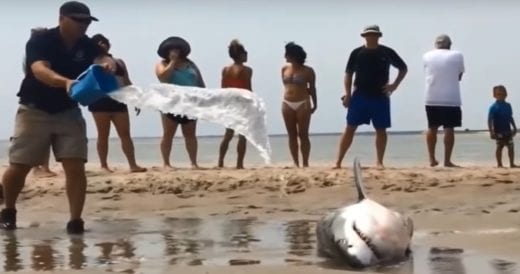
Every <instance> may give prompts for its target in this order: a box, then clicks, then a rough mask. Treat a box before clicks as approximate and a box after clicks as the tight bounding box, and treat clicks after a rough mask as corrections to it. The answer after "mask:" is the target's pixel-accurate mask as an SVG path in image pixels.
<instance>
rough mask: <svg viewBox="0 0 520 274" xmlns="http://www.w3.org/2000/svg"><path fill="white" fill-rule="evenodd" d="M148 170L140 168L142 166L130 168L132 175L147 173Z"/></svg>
mask: <svg viewBox="0 0 520 274" xmlns="http://www.w3.org/2000/svg"><path fill="white" fill-rule="evenodd" d="M146 171H147V169H146V168H145V167H140V166H137V165H136V166H133V167H130V172H132V173H139V172H146Z"/></svg>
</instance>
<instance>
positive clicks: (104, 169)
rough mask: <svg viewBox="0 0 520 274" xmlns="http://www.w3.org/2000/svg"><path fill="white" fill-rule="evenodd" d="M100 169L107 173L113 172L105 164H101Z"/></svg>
mask: <svg viewBox="0 0 520 274" xmlns="http://www.w3.org/2000/svg"><path fill="white" fill-rule="evenodd" d="M101 170H103V171H105V172H108V173H114V171H113V170H112V169H110V168H109V167H107V166H102V167H101Z"/></svg>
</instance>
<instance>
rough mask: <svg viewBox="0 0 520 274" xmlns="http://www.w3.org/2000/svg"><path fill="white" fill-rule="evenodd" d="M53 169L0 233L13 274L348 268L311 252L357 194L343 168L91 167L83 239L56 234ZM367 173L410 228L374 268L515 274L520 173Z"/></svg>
mask: <svg viewBox="0 0 520 274" xmlns="http://www.w3.org/2000/svg"><path fill="white" fill-rule="evenodd" d="M59 173H60V174H59V176H58V177H57V178H42V179H35V178H32V177H30V178H29V180H28V182H27V184H26V188H25V189H24V193H23V195H22V196H21V198H20V205H19V208H18V210H19V225H20V226H21V227H22V228H21V229H20V230H18V231H16V232H15V233H14V236H13V235H8V234H0V242H3V243H4V250H1V249H0V253H2V254H3V255H9V256H6V257H5V259H0V269H2V268H1V267H2V265H3V270H8V269H6V268H5V265H6V264H12V263H13V260H14V261H15V262H16V260H18V261H20V262H19V263H18V268H13V269H11V270H20V271H21V270H24V271H31V270H32V271H34V270H42V269H48V270H51V269H52V270H55V271H57V272H56V273H60V272H59V271H62V273H74V272H72V271H71V269H81V270H80V271H79V273H99V272H104V271H113V272H123V271H124V273H171V272H176V273H245V272H247V273H266V272H272V273H340V272H341V273H350V272H348V271H345V270H344V269H335V268H337V266H331V265H329V264H327V262H326V261H324V260H323V259H321V258H317V257H316V255H315V239H314V237H315V234H314V225H315V223H316V221H317V220H318V219H319V218H320V217H321V216H323V214H325V213H326V212H328V211H329V210H331V209H334V208H336V207H338V206H341V205H344V204H346V203H350V202H353V201H355V198H356V197H355V190H354V186H353V184H352V170H351V169H350V168H345V169H342V170H333V169H330V168H329V167H324V166H322V167H312V168H308V169H293V168H284V167H269V168H267V167H258V168H255V169H246V170H234V169H223V170H216V169H211V170H197V171H194V170H190V169H178V170H175V171H168V172H166V171H162V170H161V169H159V168H152V170H151V171H150V172H147V173H141V174H130V173H128V172H126V171H125V170H124V169H123V168H122V167H121V168H118V170H116V172H115V173H113V174H106V173H103V172H100V171H97V169H96V168H94V167H89V172H88V177H89V178H88V179H89V186H88V192H89V194H88V197H87V205H86V208H85V221H86V228H87V230H88V232H87V233H86V234H85V236H83V237H81V238H80V239H79V240H78V239H74V238H70V237H68V236H67V235H66V234H65V233H64V225H65V222H66V220H67V212H68V206H67V201H66V199H65V196H64V189H63V174H61V172H59ZM363 177H364V180H365V184H366V188H367V192H368V193H369V196H370V197H371V198H373V199H375V200H377V201H379V202H380V203H382V204H384V205H386V206H388V207H391V208H394V209H397V210H399V211H402V212H404V213H406V214H409V215H411V216H412V218H413V220H414V222H415V228H416V229H415V230H416V234H415V236H414V240H413V252H414V254H415V255H414V259H413V260H412V262H408V265H404V266H399V267H394V268H389V269H384V270H381V269H378V270H377V272H378V273H432V274H433V273H520V269H518V267H517V265H516V264H517V263H520V252H518V250H520V181H519V179H518V178H520V169H497V168H489V167H465V168H456V169H448V168H441V167H438V168H425V167H405V168H387V169H385V170H379V169H376V168H374V167H368V168H363ZM212 233H214V234H212ZM168 235H169V236H168ZM13 237H14V239H13ZM35 250H36V254H37V255H38V256H34V253H35ZM51 251H52V252H51ZM49 253H50V254H51V255H49ZM13 254H19V255H18V256H13ZM31 254H32V255H31ZM52 254H54V255H52ZM78 256H79V258H83V259H81V260H80V261H79V262H77V261H76V262H75V260H77V258H78ZM47 257H48V258H47ZM45 258H47V259H45ZM49 260H51V262H49ZM2 261H3V262H2ZM410 263H412V265H411V266H410V265H409V264H410ZM39 264H41V265H43V266H46V267H47V268H39V267H38V265H39ZM15 265H16V264H15ZM367 273H370V272H367Z"/></svg>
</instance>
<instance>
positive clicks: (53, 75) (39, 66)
mask: <svg viewBox="0 0 520 274" xmlns="http://www.w3.org/2000/svg"><path fill="white" fill-rule="evenodd" d="M31 70H32V72H33V74H34V77H36V79H38V80H39V81H41V82H42V83H44V84H46V85H48V86H50V87H55V88H64V89H65V90H66V91H68V90H69V88H70V86H71V85H72V83H74V80H72V79H69V78H67V77H65V76H62V75H60V74H59V73H57V72H55V71H54V70H52V69H51V66H50V64H49V62H47V61H36V62H34V63H32V64H31Z"/></svg>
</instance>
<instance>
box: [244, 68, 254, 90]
mask: <svg viewBox="0 0 520 274" xmlns="http://www.w3.org/2000/svg"><path fill="white" fill-rule="evenodd" d="M244 74H245V76H244V77H245V78H246V79H245V80H246V88H247V89H248V90H250V91H253V89H252V85H251V79H252V78H253V70H252V69H251V68H249V67H246V68H245V73H244Z"/></svg>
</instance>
